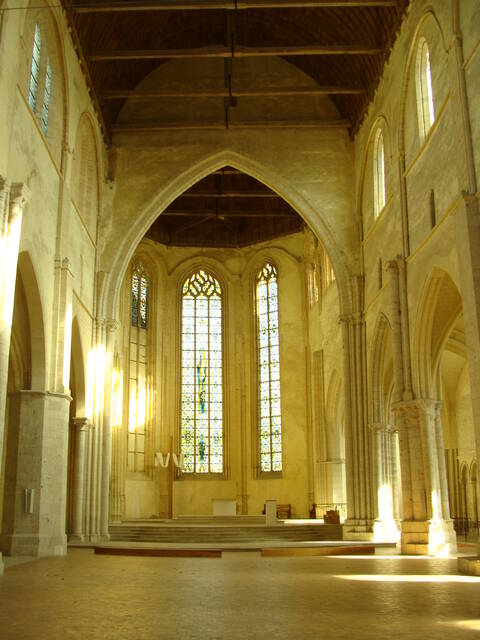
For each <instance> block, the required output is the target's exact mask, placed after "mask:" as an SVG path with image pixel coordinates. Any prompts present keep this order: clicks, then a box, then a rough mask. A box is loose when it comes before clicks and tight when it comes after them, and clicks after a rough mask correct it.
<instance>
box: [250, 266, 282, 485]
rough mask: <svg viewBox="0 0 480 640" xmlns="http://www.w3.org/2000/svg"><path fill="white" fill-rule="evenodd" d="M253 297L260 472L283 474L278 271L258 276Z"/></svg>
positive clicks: (267, 270)
mask: <svg viewBox="0 0 480 640" xmlns="http://www.w3.org/2000/svg"><path fill="white" fill-rule="evenodd" d="M256 294H257V295H256V302H257V352H258V403H259V407H258V408H259V412H258V415H259V421H260V423H259V431H260V471H261V472H262V473H268V472H271V471H277V472H278V471H281V470H282V415H281V407H280V349H279V336H278V286H277V269H276V267H275V266H274V265H272V264H270V263H268V262H267V263H266V264H265V265H264V266H263V267H262V269H261V270H260V271H259V272H258V274H257V287H256Z"/></svg>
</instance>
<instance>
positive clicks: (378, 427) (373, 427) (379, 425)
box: [368, 422, 388, 433]
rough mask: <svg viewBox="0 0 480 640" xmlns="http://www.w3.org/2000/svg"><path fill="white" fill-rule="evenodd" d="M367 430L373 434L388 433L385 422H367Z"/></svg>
mask: <svg viewBox="0 0 480 640" xmlns="http://www.w3.org/2000/svg"><path fill="white" fill-rule="evenodd" d="M368 428H369V429H370V431H373V432H374V433H381V432H385V433H386V432H387V431H388V425H387V424H386V423H385V422H369V423H368Z"/></svg>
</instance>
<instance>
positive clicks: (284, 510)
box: [262, 504, 292, 520]
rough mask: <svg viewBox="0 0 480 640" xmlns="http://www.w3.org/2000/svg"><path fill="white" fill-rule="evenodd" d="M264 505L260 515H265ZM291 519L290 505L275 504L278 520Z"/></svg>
mask: <svg viewBox="0 0 480 640" xmlns="http://www.w3.org/2000/svg"><path fill="white" fill-rule="evenodd" d="M265 511H266V509H265V505H263V511H262V514H263V515H265ZM291 517H292V505H291V504H277V518H278V519H279V520H288V518H291Z"/></svg>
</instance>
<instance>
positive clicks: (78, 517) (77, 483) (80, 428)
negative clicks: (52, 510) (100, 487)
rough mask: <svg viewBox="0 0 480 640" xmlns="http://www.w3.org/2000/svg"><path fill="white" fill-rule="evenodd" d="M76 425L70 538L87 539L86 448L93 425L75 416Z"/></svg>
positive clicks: (80, 540) (75, 539) (86, 419)
mask: <svg viewBox="0 0 480 640" xmlns="http://www.w3.org/2000/svg"><path fill="white" fill-rule="evenodd" d="M73 424H74V427H75V461H74V478H73V514H72V515H73V518H72V533H71V535H70V540H72V541H77V542H83V541H84V539H85V519H84V510H85V449H86V439H87V432H88V430H89V428H90V426H91V424H90V423H89V421H88V418H73Z"/></svg>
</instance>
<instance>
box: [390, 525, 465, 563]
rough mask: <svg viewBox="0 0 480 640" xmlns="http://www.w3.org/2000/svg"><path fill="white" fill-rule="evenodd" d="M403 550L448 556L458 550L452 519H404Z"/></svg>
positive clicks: (407, 553)
mask: <svg viewBox="0 0 480 640" xmlns="http://www.w3.org/2000/svg"><path fill="white" fill-rule="evenodd" d="M400 547H401V552H402V553H404V554H406V555H415V556H446V555H449V554H450V553H455V552H456V551H457V536H456V534H455V530H454V528H453V522H452V521H451V520H404V521H403V522H402V533H401V538H400Z"/></svg>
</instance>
